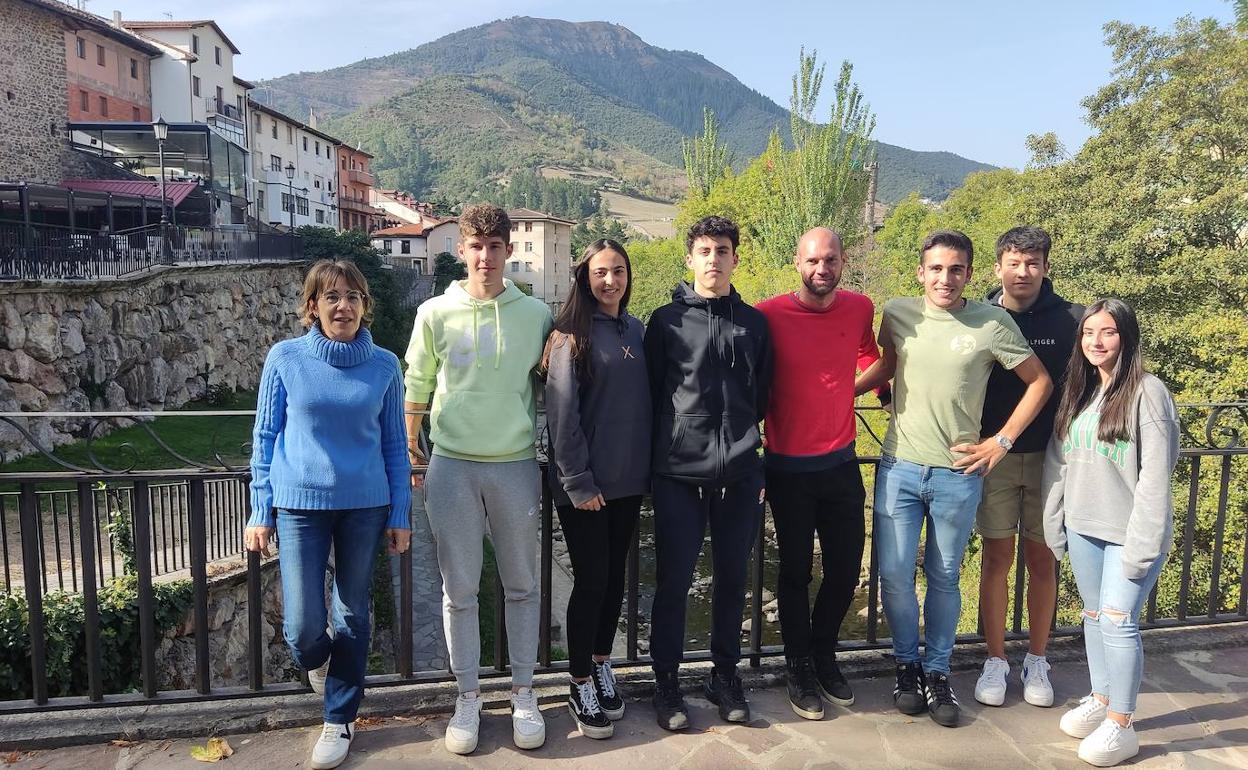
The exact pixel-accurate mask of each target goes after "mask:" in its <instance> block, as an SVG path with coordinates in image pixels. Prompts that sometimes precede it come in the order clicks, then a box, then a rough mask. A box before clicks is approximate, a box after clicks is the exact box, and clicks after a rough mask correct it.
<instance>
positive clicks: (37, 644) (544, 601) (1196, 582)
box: [0, 403, 1248, 714]
mask: <svg viewBox="0 0 1248 770" xmlns="http://www.w3.org/2000/svg"><path fill="white" fill-rule="evenodd" d="M1183 410H1184V413H1185V414H1188V415H1190V414H1191V413H1192V411H1193V410H1196V411H1197V412H1200V413H1201V414H1203V415H1204V419H1203V420H1201V419H1187V420H1185V423H1184V425H1185V443H1184V448H1183V450H1182V452H1181V460H1180V463H1179V468H1178V470H1177V472H1176V477H1177V478H1178V480H1179V482H1180V484H1181V485H1182V486H1180V487H1177V488H1178V489H1185V490H1186V492H1187V500H1188V503H1187V506H1186V508H1180V509H1179V510H1178V511H1176V550H1175V552H1174V553H1173V554H1172V555H1171V558H1170V560H1169V562H1168V563H1167V565H1166V567H1165V569H1164V570H1163V577H1164V576H1166V575H1170V576H1173V575H1174V574H1176V573H1177V574H1178V575H1179V579H1180V581H1181V582H1180V589H1179V596H1178V601H1177V604H1176V605H1175V607H1174V608H1173V611H1172V612H1166V611H1164V609H1163V608H1161V607H1159V605H1158V593H1157V590H1156V589H1154V592H1153V594H1152V596H1150V598H1149V601H1148V604H1147V606H1146V608H1145V611H1144V613H1143V615H1144V616H1143V617H1142V618H1141V626H1143V627H1157V626H1175V625H1178V626H1188V625H1202V624H1208V623H1219V622H1229V621H1242V620H1248V608H1246V606H1245V599H1246V598H1248V542H1240V539H1243V538H1244V535H1243V532H1244V522H1243V518H1244V517H1245V516H1246V515H1248V511H1245V510H1243V509H1242V508H1239V507H1237V508H1235V509H1232V507H1231V506H1230V500H1231V494H1232V492H1231V490H1232V483H1235V484H1236V485H1237V486H1236V492H1235V494H1236V495H1242V492H1243V488H1242V486H1238V485H1242V483H1243V476H1244V474H1245V471H1248V468H1245V467H1244V464H1243V460H1244V456H1245V455H1246V454H1248V446H1246V444H1245V440H1244V439H1245V438H1248V404H1244V403H1236V404H1203V405H1189V406H1185V407H1183ZM28 417H29V416H28ZM858 417H859V420H860V421H861V422H862V425H863V427H864V428H867V431H866V432H867V433H868V435H870V436H872V437H875V434H874V433H872V432H871V430H870V428H869V426H868V421H867V419H866V418H865V415H864V413H863V410H860V411H859V415H858ZM1198 427H1203V431H1201V430H1198V429H1197V428H1198ZM877 440H878V439H877ZM878 462H879V458H878V456H869V457H868V456H864V457H862V458H860V460H859V463H860V464H861V465H863V466H865V467H866V468H870V469H874V468H876V467H878ZM246 475H247V474H246V472H245V471H242V470H238V469H231V470H227V469H224V468H222V469H216V470H214V469H204V468H202V467H201V468H200V469H181V470H175V471H130V472H123V473H107V472H102V471H100V472H92V471H91V470H89V469H80V471H79V472H76V473H71V474H68V480H71V481H73V483H74V492H73V494H74V495H75V496H76V500H77V505H76V506H75V507H74V508H73V518H74V520H75V526H76V530H75V537H76V539H77V542H78V553H79V554H80V558H81V562H82V565H83V568H82V571H81V579H82V589H81V590H82V595H83V597H84V603H83V606H84V614H85V618H84V620H85V622H84V626H83V634H84V640H83V647H82V649H83V650H84V655H85V656H86V662H85V665H86V670H87V677H86V681H87V687H86V693H85V694H84V695H76V696H68V697H56V698H50V697H49V694H48V681H47V675H46V670H45V663H46V660H47V639H46V636H45V627H44V612H43V600H44V596H43V593H42V591H41V590H40V586H39V583H38V582H37V581H26V582H25V585H24V592H25V600H26V603H27V607H28V614H29V639H30V661H31V692H32V693H33V697H32V698H30V699H26V700H10V701H3V702H0V714H5V713H19V712H34V711H47V710H60V709H72V708H81V707H88V706H98V705H120V704H144V703H150V702H153V701H155V700H157V699H159V702H162V703H167V702H180V701H195V700H207V699H224V698H238V697H249V696H255V695H274V694H284V693H298V692H306V691H307V687H306V685H305V684H304V683H302V682H277V683H270V682H266V681H265V676H264V670H263V656H264V653H265V644H264V642H263V639H262V626H263V623H264V621H263V618H262V609H263V608H262V606H261V559H260V555H259V554H257V553H248V554H247V556H246V564H247V597H248V598H247V639H248V657H249V661H248V672H247V675H248V684H247V685H246V686H242V687H214V686H213V685H212V674H213V672H212V671H211V670H210V665H209V646H208V645H209V640H208V635H207V634H196V635H195V653H196V654H195V666H196V668H195V688H194V689H193V690H178V691H163V692H162V691H158V684H157V682H158V678H157V674H156V650H157V644H158V640H157V638H156V626H155V619H154V599H153V577H154V576H155V575H156V574H157V569H158V566H157V564H156V562H157V553H156V551H155V550H154V549H149V548H143V549H138V553H137V560H136V562H137V563H136V572H137V575H136V577H137V584H138V604H139V624H140V629H139V631H140V633H139V637H140V644H139V649H138V651H137V652H138V655H139V659H140V666H139V668H140V671H141V692H139V693H128V694H127V693H108V694H107V696H108V697H107V699H106V698H105V695H106V693H105V692H104V691H103V686H102V681H103V678H102V674H101V662H100V640H99V631H98V628H97V625H98V612H99V609H98V606H97V598H96V597H97V591H98V589H99V586H100V583H99V581H97V577H98V576H99V575H100V572H99V568H98V565H97V563H96V562H97V559H98V558H99V557H98V554H99V553H100V551H99V550H98V549H97V548H95V547H94V544H93V543H92V542H91V539H92V537H93V533H96V532H98V531H99V530H98V518H99V515H100V514H99V508H98V499H99V498H98V496H97V495H96V494H95V489H94V485H95V484H96V483H97V482H99V481H103V482H106V483H109V484H117V485H123V486H125V487H127V488H129V489H130V490H132V491H131V495H132V501H133V502H132V505H131V511H132V515H133V531H134V535H135V539H136V540H137V541H138V542H141V543H148V542H153V538H154V537H155V535H154V532H153V530H154V528H155V527H157V526H159V516H158V514H157V513H156V512H155V511H154V509H153V503H152V500H153V493H152V490H153V488H154V487H157V486H158V485H161V484H179V485H185V488H186V490H187V492H186V501H187V507H186V526H187V532H188V535H187V537H186V542H187V543H188V544H189V549H190V553H189V556H190V559H189V570H190V575H191V580H192V584H193V600H192V609H191V612H192V614H193V618H194V626H195V628H200V629H202V628H207V615H208V585H207V569H206V567H207V564H208V561H209V559H210V554H211V551H210V549H209V542H210V534H211V532H212V525H211V524H210V505H209V494H208V489H209V485H210V484H212V483H216V482H227V483H233V484H239V483H242V482H243V481H244V480H245V479H246ZM542 479H543V486H542V501H541V523H540V526H541V537H540V542H539V548H540V581H541V613H542V618H543V620H542V623H541V627H540V640H539V666H538V671H539V672H555V671H566V669H567V664H566V663H565V662H560V661H557V660H555V659H554V658H553V655H552V653H553V652H554V647H553V645H552V634H551V630H552V628H551V623H550V617H551V605H552V596H553V592H552V575H553V570H554V568H555V567H554V554H553V550H554V549H553V545H554V537H553V527H554V516H553V506H552V500H551V496H550V494H549V490H548V487H547V485H546V482H545V479H546V475H545V473H543V474H542ZM1236 479H1239V481H1235V480H1236ZM65 480H67V474H65V473H53V474H46V473H45V474H0V483H12V484H16V485H17V486H18V487H19V491H18V494H17V500H18V510H19V517H18V518H19V528H20V542H21V546H22V547H21V555H22V562H23V565H24V568H25V574H28V575H29V574H36V573H38V572H40V570H41V565H40V559H41V554H42V553H43V550H41V547H40V534H39V533H40V532H41V531H42V522H41V520H40V515H41V514H40V503H39V494H40V493H39V490H38V485H39V484H41V483H47V482H63V481H65ZM1206 480H1208V481H1209V482H1211V483H1212V484H1213V486H1214V488H1216V492H1211V491H1210V490H1209V487H1208V486H1207V483H1206ZM1236 499H1239V498H1238V497H1237V498H1236ZM868 510H869V507H868ZM866 513H867V511H864V515H865V514H866ZM1209 517H1212V518H1211V520H1210V518H1209ZM648 526H649V524H648V522H645V521H643V527H648ZM10 536H12V535H11V534H10ZM758 538H759V540H758V545H759V546H760V547H756V548H755V550H754V556H753V558H752V564H751V576H750V584H751V589H750V590H751V598H750V601H749V603H748V610H749V615H750V618H751V620H752V623H751V628H750V632H749V639H748V642H747V643H746V644H745V645H744V646H743V653H744V656H745V660H747V661H748V663H749V664H750V665H752V666H758V665H760V662H761V660H762V659H763V658H767V657H774V656H779V655H782V654H783V648H782V647H781V646H777V645H766V644H764V641H763V615H764V609H763V607H764V601H763V589H764V582H765V581H764V564H765V561H766V559H767V556H766V553H765V549H764V548H763V547H761V546H763V545H764V544H765V540H766V521H765V517H764V520H763V521H762V522H761V523H760V527H759V531H758ZM642 542H643V534H642V532H641V531H640V529H639V531H638V533H637V534H636V535H635V540H634V543H633V545H632V548H631V550H630V553H629V557H628V564H627V582H626V601H625V612H624V618H623V620H624V637H625V647H624V654H623V656H622V659H620V660H619V661H618V665H619V666H621V667H628V666H640V665H647V664H648V663H649V657H648V656H647V655H645V654H643V651H642V649H641V646H640V645H639V638H638V637H639V628H640V627H641V624H640V622H639V621H640V616H641V612H642V608H641V599H642V591H641V587H642V584H641V571H642V570H641V553H642V547H643V546H642ZM871 543H872V544H871V552H870V559H869V580H868V588H867V594H868V596H867V608H866V627H865V633H864V634H863V636H862V638H858V639H849V640H845V641H842V642H841V645H840V648H841V649H844V650H862V649H882V648H886V647H888V646H890V640H889V639H887V637H886V636H884V632H885V631H886V629H885V628H884V626H883V624H882V622H881V618H880V612H879V597H880V588H879V571H878V560H877V558H876V554H875V550H874V541H873V540H872V541H871ZM1206 552H1207V555H1208V557H1209V570H1208V574H1200V575H1198V574H1197V571H1196V570H1194V569H1193V567H1194V565H1195V563H1196V558H1197V555H1198V554H1199V555H1201V557H1202V559H1203V557H1204V555H1206ZM398 559H399V562H400V563H399V570H398V572H399V596H398V622H397V626H398V627H397V632H398V633H397V640H398V642H397V643H398V650H397V654H396V656H395V657H396V660H397V665H396V666H395V668H396V669H397V670H395V671H393V672H391V673H387V674H380V675H371V676H369V677H368V679H367V684H368V686H370V687H384V686H392V685H400V684H409V683H413V682H441V681H449V680H450V679H451V678H452V677H451V676H450V674H449V673H448V672H446V671H415V670H413V665H412V627H413V617H412V596H413V586H412V556H411V551H410V550H409V551H408V552H407V553H405V554H403V555H402V556H400V557H398ZM1019 562H1020V565H1021V559H1020V560H1019ZM1230 565H1237V566H1238V570H1237V571H1238V576H1237V578H1238V579H1237V580H1236V581H1235V582H1237V583H1238V592H1239V595H1238V598H1237V600H1236V601H1234V602H1233V603H1230V602H1228V599H1227V597H1228V591H1227V586H1224V585H1223V583H1224V578H1226V577H1227V575H1233V573H1234V572H1235V571H1236V570H1232V569H1230ZM1200 571H1201V572H1203V571H1204V566H1203V561H1202V564H1201V570H1200ZM1224 573H1225V574H1224ZM494 583H495V595H496V596H498V597H501V596H502V595H503V592H502V586H501V583H500V582H499V581H498V578H497V575H495V578H494ZM1021 583H1022V571H1021V566H1020V568H1019V585H1017V586H1016V589H1015V592H1014V597H1013V599H1014V601H1013V604H1014V607H1013V618H1014V619H1013V623H1012V627H1013V631H1012V633H1010V634H1008V636H1010V637H1011V638H1019V635H1020V632H1021V627H1020V618H1021V617H1022V613H1023V588H1022V584H1021ZM1159 584H1160V583H1159ZM1231 587H1232V588H1233V587H1234V586H1231ZM968 590H974V589H968ZM1202 592H1207V593H1206V594H1205V598H1204V600H1203V601H1202V602H1200V603H1199V606H1198V605H1197V604H1196V603H1194V601H1193V599H1194V596H1195V595H1197V594H1200V593H1202ZM1062 598H1063V597H1062V595H1061V589H1060V581H1059V600H1060V599H1062ZM504 604H505V603H504V602H502V601H497V602H495V608H494V617H493V621H494V627H495V629H496V632H495V639H494V650H493V651H494V656H493V659H494V665H493V667H492V668H491V669H489V670H485V671H483V675H484V676H487V677H505V676H506V675H507V664H506V661H507V657H508V656H507V654H506V645H507V641H506V624H505V622H504V617H503V612H504V610H503V607H504ZM1231 604H1233V606H1229V609H1228V605H1231ZM1055 621H1056V616H1055ZM1054 625H1056V623H1054ZM1055 633H1057V634H1066V635H1070V634H1077V633H1079V628H1078V627H1075V626H1063V627H1058V628H1056V631H1055ZM958 641H959V643H965V642H975V641H982V637H981V636H979V635H977V634H962V635H960V636H959V637H958ZM709 659H710V651H709V650H698V651H693V652H688V653H686V654H685V660H687V661H705V660H709Z"/></svg>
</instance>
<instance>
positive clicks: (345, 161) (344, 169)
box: [342, 157, 347, 171]
mask: <svg viewBox="0 0 1248 770" xmlns="http://www.w3.org/2000/svg"><path fill="white" fill-rule="evenodd" d="M342 170H343V171H346V170H347V159H346V158H345V157H344V158H343V159H342Z"/></svg>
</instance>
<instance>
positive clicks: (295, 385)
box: [247, 324, 412, 529]
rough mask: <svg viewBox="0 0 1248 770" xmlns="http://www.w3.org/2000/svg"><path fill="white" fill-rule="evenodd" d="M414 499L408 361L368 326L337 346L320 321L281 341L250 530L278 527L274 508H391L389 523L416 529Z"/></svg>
mask: <svg viewBox="0 0 1248 770" xmlns="http://www.w3.org/2000/svg"><path fill="white" fill-rule="evenodd" d="M411 497H412V490H411V465H410V464H409V461H408V458H407V433H406V430H405V428H404V426H403V380H402V375H401V374H400V371H399V359H398V358H397V357H396V356H395V355H394V354H393V353H391V352H390V351H388V350H384V349H382V348H379V347H377V346H376V345H374V344H373V337H372V335H371V334H370V333H369V331H368V329H360V332H359V334H357V335H356V337H355V339H354V340H352V341H351V342H336V341H334V340H331V339H329V338H327V337H326V336H325V335H324V334H322V333H321V329H320V327H319V326H318V325H316V324H313V326H312V328H310V329H309V330H308V333H307V334H305V335H303V336H302V337H298V338H295V339H291V340H283V341H282V342H279V343H277V344H276V345H274V346H273V349H272V350H270V351H269V356H268V358H267V359H266V360H265V362H264V372H263V373H262V374H261V376H260V392H259V394H258V396H257V399H256V426H255V431H254V434H253V436H252V453H251V519H250V520H249V521H248V522H247V524H248V526H262V527H272V526H274V521H275V519H274V514H273V509H274V508H286V509H295V510H346V509H354V508H375V507H378V506H382V505H389V506H390V519H389V521H388V522H387V523H386V527H387V528H391V529H409V528H410V527H411V523H410V519H409V516H408V506H409V504H410V503H411Z"/></svg>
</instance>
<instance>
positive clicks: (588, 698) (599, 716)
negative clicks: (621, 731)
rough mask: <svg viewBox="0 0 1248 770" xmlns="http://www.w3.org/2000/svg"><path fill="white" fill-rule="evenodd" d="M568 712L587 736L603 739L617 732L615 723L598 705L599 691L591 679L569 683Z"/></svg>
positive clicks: (577, 727)
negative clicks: (612, 722)
mask: <svg viewBox="0 0 1248 770" xmlns="http://www.w3.org/2000/svg"><path fill="white" fill-rule="evenodd" d="M568 712H569V713H571V714H572V721H574V722H576V729H578V730H580V731H581V735H584V736H585V737H586V738H596V739H598V740H602V739H603V738H610V737H611V736H612V734H614V733H615V725H613V724H611V720H610V719H608V718H607V715H606V714H605V713H603V711H602V708H601V707H600V706H599V705H598V693H597V691H596V690H595V688H594V683H593V681H591V680H589V679H586V680H585V681H584V682H571V683H570V684H569V685H568Z"/></svg>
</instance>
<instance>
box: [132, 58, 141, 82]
mask: <svg viewBox="0 0 1248 770" xmlns="http://www.w3.org/2000/svg"><path fill="white" fill-rule="evenodd" d="M130 77H131V78H133V79H134V80H138V79H139V60H138V59H131V60H130Z"/></svg>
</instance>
